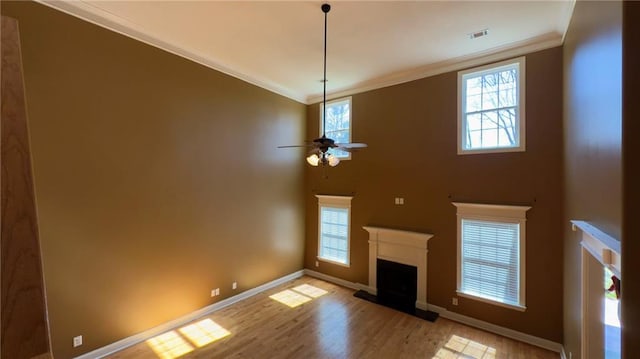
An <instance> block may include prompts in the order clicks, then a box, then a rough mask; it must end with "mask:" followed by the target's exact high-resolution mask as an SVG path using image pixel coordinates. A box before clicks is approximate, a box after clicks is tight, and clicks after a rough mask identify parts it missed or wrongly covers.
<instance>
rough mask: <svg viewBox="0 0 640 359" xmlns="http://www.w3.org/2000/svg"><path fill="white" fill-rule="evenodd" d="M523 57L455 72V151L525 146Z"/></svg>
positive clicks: (515, 149) (474, 151)
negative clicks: (456, 112)
mask: <svg viewBox="0 0 640 359" xmlns="http://www.w3.org/2000/svg"><path fill="white" fill-rule="evenodd" d="M524 65H525V60H524V57H521V58H518V59H515V60H509V61H504V62H500V63H497V64H491V65H488V66H483V67H478V68H475V69H471V70H467V71H461V72H459V73H458V154H469V153H487V152H510V151H524V150H525V121H524V120H525V116H524V98H525V96H524V93H525V84H524V80H525V77H524V73H525V69H524Z"/></svg>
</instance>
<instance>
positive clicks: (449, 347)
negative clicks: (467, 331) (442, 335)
mask: <svg viewBox="0 0 640 359" xmlns="http://www.w3.org/2000/svg"><path fill="white" fill-rule="evenodd" d="M495 357H496V349H495V348H492V347H489V346H486V345H484V344H481V343H478V342H474V341H473V340H469V339H467V338H463V337H460V336H457V335H453V336H451V338H449V341H448V342H447V343H446V344H445V345H444V348H440V350H438V352H437V353H436V355H435V356H434V357H433V359H454V358H473V359H494V358H495Z"/></svg>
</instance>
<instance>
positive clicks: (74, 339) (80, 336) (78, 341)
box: [73, 335, 82, 348]
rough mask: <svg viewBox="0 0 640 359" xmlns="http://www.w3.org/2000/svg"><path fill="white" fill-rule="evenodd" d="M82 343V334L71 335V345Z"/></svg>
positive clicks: (77, 345)
mask: <svg viewBox="0 0 640 359" xmlns="http://www.w3.org/2000/svg"><path fill="white" fill-rule="evenodd" d="M81 345H82V335H78V336H77V337H73V347H74V348H77V347H79V346H81Z"/></svg>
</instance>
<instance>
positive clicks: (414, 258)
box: [362, 226, 433, 310]
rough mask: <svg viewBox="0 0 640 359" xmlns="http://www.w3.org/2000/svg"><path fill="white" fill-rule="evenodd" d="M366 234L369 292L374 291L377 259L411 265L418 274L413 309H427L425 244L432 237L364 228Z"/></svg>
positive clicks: (373, 292)
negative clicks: (414, 307)
mask: <svg viewBox="0 0 640 359" xmlns="http://www.w3.org/2000/svg"><path fill="white" fill-rule="evenodd" d="M362 228H364V229H365V230H366V231H367V232H369V292H371V293H372V294H375V293H376V292H377V259H378V258H380V259H384V260H388V261H392V262H398V263H402V264H407V265H410V266H414V267H416V268H417V271H418V283H417V293H416V294H417V296H416V297H417V301H416V307H417V308H420V309H423V310H427V242H428V241H429V239H431V238H432V237H433V234H429V233H420V232H410V231H405V230H399V229H393V228H383V227H373V226H364V227H362Z"/></svg>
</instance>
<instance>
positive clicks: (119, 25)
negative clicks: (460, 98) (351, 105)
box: [35, 0, 575, 105]
mask: <svg viewBox="0 0 640 359" xmlns="http://www.w3.org/2000/svg"><path fill="white" fill-rule="evenodd" d="M35 1H36V2H38V3H40V4H43V5H45V6H48V7H50V8H53V9H55V10H58V11H61V12H63V13H66V14H69V15H71V16H74V17H76V18H79V19H81V20H84V21H87V22H89V23H92V24H94V25H97V26H100V27H102V28H105V29H107V30H111V31H113V32H116V33H119V34H121V35H124V36H127V37H129V38H132V39H134V40H137V41H140V42H143V43H145V44H147V45H151V46H154V47H157V48H159V49H162V50H164V51H167V52H169V53H171V54H174V55H177V56H180V57H183V58H185V59H187V60H190V61H193V62H196V63H198V64H200V65H203V66H206V67H209V68H211V69H214V70H216V71H220V72H222V73H224V74H226V75H229V76H232V77H235V78H237V79H240V80H242V81H245V82H248V83H250V84H252V85H255V86H258V87H261V88H263V89H265V90H268V91H271V92H274V93H276V94H278V95H281V96H284V97H287V98H289V99H292V100H294V101H297V102H300V103H303V104H307V105H310V104H314V103H317V102H320V101H322V96H321V95H318V94H313V95H306V94H303V93H300V92H297V91H293V90H292V89H290V88H287V87H284V86H282V85H280V84H278V83H275V82H273V81H268V80H265V79H259V78H255V77H252V76H247V75H245V74H243V73H241V72H240V71H238V70H236V69H234V68H233V66H229V65H225V64H222V63H218V62H216V61H212V60H211V59H209V58H207V56H205V55H203V54H202V53H200V52H197V51H191V50H188V49H186V48H184V47H181V46H179V45H176V44H173V43H170V42H167V41H164V40H162V39H160V36H159V35H158V34H154V33H153V32H152V31H150V30H148V29H145V28H143V27H141V26H139V25H137V24H135V23H133V22H131V21H128V20H126V19H124V18H122V17H120V16H117V15H115V14H112V13H110V12H108V11H105V10H103V9H101V8H99V7H96V6H94V5H91V4H90V3H87V2H85V1H81V0H35ZM572 3H573V4H575V0H572ZM572 13H573V6H572V7H571V11H569V12H568V15H567V16H566V19H565V22H566V25H567V26H568V24H569V22H570V20H571V14H572ZM567 26H565V28H564V31H563V32H562V33H560V32H553V33H548V34H545V35H541V36H538V37H534V38H531V39H527V40H524V41H520V42H518V43H515V44H509V45H505V46H500V47H496V48H492V49H489V50H486V51H482V52H480V53H475V54H472V55H468V56H461V57H457V58H453V59H450V60H445V61H441V62H438V63H434V64H429V65H425V66H420V67H417V68H414V69H410V70H406V71H399V72H395V73H392V74H389V75H385V76H382V77H378V78H375V79H371V80H367V81H364V82H361V83H359V84H356V85H353V86H349V87H348V88H343V89H339V90H336V91H332V92H331V93H328V94H327V99H335V98H340V97H344V96H349V95H353V94H357V93H361V92H365V91H371V90H376V89H380V88H384V87H389V86H393V85H398V84H402V83H406V82H410V81H414V80H419V79H422V78H425V77H430V76H435V75H439V74H442V73H446V72H450V71H457V70H461V69H465V68H469V67H474V66H478V65H482V64H486V63H490V62H496V61H501V60H505V59H508V58H512V57H517V56H522V55H525V54H527V53H531V52H535V51H540V50H545V49H548V48H552V47H556V46H560V45H562V43H563V40H564V36H565V34H566V28H567Z"/></svg>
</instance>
